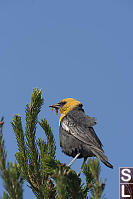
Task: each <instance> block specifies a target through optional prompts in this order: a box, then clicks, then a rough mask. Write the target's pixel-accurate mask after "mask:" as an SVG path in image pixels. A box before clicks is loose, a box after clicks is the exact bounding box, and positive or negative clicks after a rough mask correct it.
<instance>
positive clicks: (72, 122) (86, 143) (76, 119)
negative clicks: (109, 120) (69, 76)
mask: <svg viewBox="0 0 133 199" xmlns="http://www.w3.org/2000/svg"><path fill="white" fill-rule="evenodd" d="M49 107H51V108H52V109H53V108H54V109H55V110H56V113H58V110H59V112H60V113H61V116H60V119H59V132H60V146H61V148H62V151H63V152H64V153H65V154H66V155H68V156H72V157H73V159H72V161H71V162H70V163H69V165H68V166H69V167H70V166H71V165H72V164H73V162H74V161H75V160H76V159H79V158H84V161H83V164H82V166H81V169H80V172H79V175H80V173H81V170H82V168H83V167H84V164H85V162H86V160H87V158H88V157H98V158H99V159H100V160H101V161H102V162H103V163H104V164H105V165H106V166H107V167H109V168H113V165H112V164H111V163H109V161H108V158H107V156H106V155H105V153H104V150H103V145H102V143H101V141H100V139H99V138H98V136H97V135H96V133H95V130H94V126H95V125H96V124H97V120H96V118H95V117H90V116H88V115H86V114H85V111H84V109H83V104H82V103H81V102H79V101H77V100H76V99H73V98H66V99H63V100H61V101H60V102H59V103H56V104H55V105H50V106H49Z"/></svg>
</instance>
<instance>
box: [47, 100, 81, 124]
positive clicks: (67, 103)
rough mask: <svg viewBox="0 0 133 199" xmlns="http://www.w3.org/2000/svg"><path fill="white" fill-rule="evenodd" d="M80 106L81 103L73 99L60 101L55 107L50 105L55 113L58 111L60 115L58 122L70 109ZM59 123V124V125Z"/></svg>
mask: <svg viewBox="0 0 133 199" xmlns="http://www.w3.org/2000/svg"><path fill="white" fill-rule="evenodd" d="M79 105H81V102H79V101H77V100H75V99H73V98H66V99H63V100H61V101H60V102H59V103H57V104H55V105H51V106H50V107H52V108H55V110H56V113H58V110H59V111H60V113H61V117H60V121H61V119H62V118H63V117H64V116H65V115H66V114H67V113H68V112H69V111H71V110H72V109H74V108H75V107H77V106H79ZM60 121H59V123H60Z"/></svg>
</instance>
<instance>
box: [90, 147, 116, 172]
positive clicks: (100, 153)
mask: <svg viewBox="0 0 133 199" xmlns="http://www.w3.org/2000/svg"><path fill="white" fill-rule="evenodd" d="M91 151H92V152H93V153H94V155H95V156H96V157H98V158H100V160H101V161H102V162H103V163H104V164H105V165H106V166H107V167H109V168H112V169H113V165H112V164H110V163H109V162H108V158H107V156H106V155H105V154H104V151H102V150H101V149H99V148H97V147H93V146H92V147H91Z"/></svg>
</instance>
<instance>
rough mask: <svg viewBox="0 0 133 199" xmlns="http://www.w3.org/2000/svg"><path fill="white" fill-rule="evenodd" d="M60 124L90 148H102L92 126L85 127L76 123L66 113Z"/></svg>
mask: <svg viewBox="0 0 133 199" xmlns="http://www.w3.org/2000/svg"><path fill="white" fill-rule="evenodd" d="M61 126H62V128H63V129H64V130H65V131H66V132H67V133H70V134H71V135H73V136H74V137H75V138H77V139H78V140H80V141H82V142H83V143H85V144H87V145H89V146H91V147H92V148H96V149H98V150H99V149H100V150H102V143H101V141H100V140H99V138H98V137H97V135H96V133H95V131H94V129H93V128H92V127H89V128H85V127H84V126H83V125H80V124H79V123H76V122H75V121H74V120H73V118H72V117H71V116H70V115H66V116H65V117H64V118H63V119H62V121H61ZM102 151H103V150H102Z"/></svg>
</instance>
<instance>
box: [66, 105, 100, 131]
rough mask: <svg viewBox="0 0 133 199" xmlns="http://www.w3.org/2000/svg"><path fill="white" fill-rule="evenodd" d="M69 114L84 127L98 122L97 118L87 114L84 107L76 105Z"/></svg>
mask: <svg viewBox="0 0 133 199" xmlns="http://www.w3.org/2000/svg"><path fill="white" fill-rule="evenodd" d="M67 115H68V116H71V118H72V119H73V120H74V121H75V122H76V123H78V124H81V125H83V126H84V127H92V126H94V125H96V124H97V120H96V118H95V117H90V116H88V115H86V114H85V112H84V110H83V109H82V107H76V108H75V109H73V110H72V111H70V112H69V113H68V114H67Z"/></svg>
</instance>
